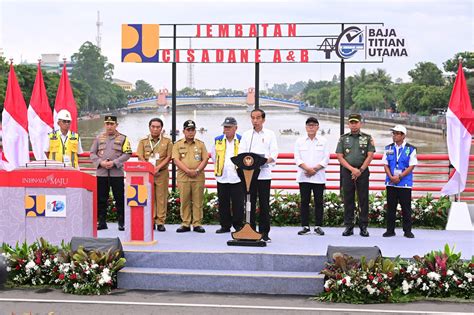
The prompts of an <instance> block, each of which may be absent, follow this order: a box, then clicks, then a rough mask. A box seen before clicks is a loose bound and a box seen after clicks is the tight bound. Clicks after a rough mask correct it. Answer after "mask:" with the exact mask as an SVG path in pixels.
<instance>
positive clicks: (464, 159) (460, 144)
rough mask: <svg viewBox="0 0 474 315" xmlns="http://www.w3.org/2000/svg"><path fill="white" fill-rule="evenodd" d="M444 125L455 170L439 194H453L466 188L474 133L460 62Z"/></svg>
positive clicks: (472, 116)
mask: <svg viewBox="0 0 474 315" xmlns="http://www.w3.org/2000/svg"><path fill="white" fill-rule="evenodd" d="M446 125H447V143H448V155H449V160H450V161H451V164H452V165H453V166H454V168H455V169H456V171H455V172H454V175H453V176H452V177H451V179H450V180H449V181H448V182H447V183H446V185H444V187H443V188H442V189H441V194H442V195H454V194H459V193H461V192H463V191H464V189H465V188H466V180H467V172H468V168H469V153H470V151H471V141H472V140H471V139H472V134H473V133H474V111H473V110H472V105H471V100H470V99H469V93H468V90H467V85H466V79H465V78H464V72H463V70H462V64H461V63H459V68H458V74H457V77H456V81H455V82H454V87H453V92H452V94H451V99H450V100H449V108H448V111H447V112H446Z"/></svg>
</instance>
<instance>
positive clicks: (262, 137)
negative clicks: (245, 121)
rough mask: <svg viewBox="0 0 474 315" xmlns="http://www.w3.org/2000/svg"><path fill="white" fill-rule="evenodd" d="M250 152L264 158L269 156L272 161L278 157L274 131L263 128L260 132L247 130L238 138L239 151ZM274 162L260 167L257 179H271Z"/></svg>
mask: <svg viewBox="0 0 474 315" xmlns="http://www.w3.org/2000/svg"><path fill="white" fill-rule="evenodd" d="M245 152H252V153H256V154H260V155H262V156H263V157H265V158H267V159H268V158H269V157H271V158H272V159H273V160H274V161H276V159H277V158H278V144H277V141H276V137H275V133H274V132H273V131H271V130H269V129H265V128H263V129H262V130H260V132H257V131H255V130H254V129H250V130H247V131H246V132H244V134H243V135H242V139H241V140H240V146H239V153H245ZM274 165H275V162H273V163H270V164H265V165H263V166H261V167H260V174H259V175H258V179H272V168H273V166H274Z"/></svg>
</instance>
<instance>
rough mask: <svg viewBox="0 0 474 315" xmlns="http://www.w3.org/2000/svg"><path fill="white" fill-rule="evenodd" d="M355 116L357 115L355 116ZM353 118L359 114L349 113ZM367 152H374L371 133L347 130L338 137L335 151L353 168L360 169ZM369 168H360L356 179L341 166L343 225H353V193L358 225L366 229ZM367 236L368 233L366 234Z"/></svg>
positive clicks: (350, 226) (349, 226)
mask: <svg viewBox="0 0 474 315" xmlns="http://www.w3.org/2000/svg"><path fill="white" fill-rule="evenodd" d="M356 116H357V117H356ZM351 117H354V120H356V118H357V120H358V121H360V120H361V117H360V115H359V114H351V115H350V116H349V121H351V119H352V118H351ZM369 152H375V147H374V141H373V138H372V136H371V135H369V134H366V133H363V132H360V131H359V133H357V134H352V133H351V132H348V133H346V134H344V135H342V136H341V137H340V138H339V142H338V144H337V148H336V153H342V154H343V157H344V159H345V160H346V161H347V162H348V163H349V164H350V165H351V166H352V167H355V168H358V169H360V167H361V166H362V164H364V161H365V159H366V158H367V155H368V153H369ZM369 175H370V172H369V168H367V169H365V170H362V173H361V175H360V176H359V177H358V178H357V180H355V181H354V180H353V179H352V173H351V171H350V170H348V169H347V168H345V167H342V168H341V179H342V189H343V192H344V225H345V226H346V228H350V229H352V227H353V226H354V210H355V208H356V206H355V193H357V196H358V199H359V210H360V214H359V226H360V227H361V232H362V229H364V230H365V231H366V229H367V225H368V223H369V222H368V221H369ZM366 236H368V234H367V235H366Z"/></svg>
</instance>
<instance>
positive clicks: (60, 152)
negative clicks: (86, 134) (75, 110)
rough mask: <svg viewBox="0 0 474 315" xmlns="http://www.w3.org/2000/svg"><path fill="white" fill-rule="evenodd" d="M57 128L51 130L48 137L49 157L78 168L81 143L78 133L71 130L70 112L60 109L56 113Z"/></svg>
mask: <svg viewBox="0 0 474 315" xmlns="http://www.w3.org/2000/svg"><path fill="white" fill-rule="evenodd" d="M58 126H59V130H53V132H51V133H49V134H48V137H49V150H48V151H49V159H50V160H55V161H59V162H63V163H65V164H67V165H70V166H73V167H75V168H79V157H78V154H81V153H82V152H83V151H82V145H81V139H80V138H79V135H78V134H77V133H75V132H73V131H71V130H70V129H71V113H69V111H67V110H65V109H61V110H60V111H59V113H58Z"/></svg>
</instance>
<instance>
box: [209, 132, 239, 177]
mask: <svg viewBox="0 0 474 315" xmlns="http://www.w3.org/2000/svg"><path fill="white" fill-rule="evenodd" d="M224 138H225V141H226V142H225V159H224V169H223V170H222V176H216V181H217V182H219V183H221V184H236V183H240V177H239V175H237V171H236V169H235V165H234V163H232V161H231V160H230V158H231V157H233V156H234V140H235V139H236V137H234V139H232V141H229V140H227V138H226V137H224ZM215 157H216V142H215V141H214V143H213V144H212V148H211V158H212V160H213V161H214V162H215V161H216V159H215Z"/></svg>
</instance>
